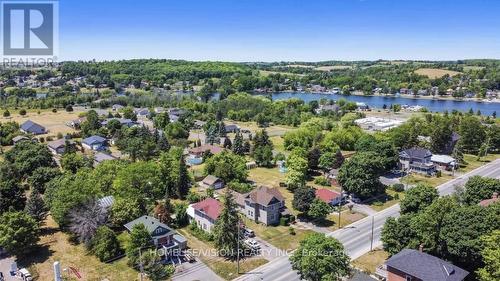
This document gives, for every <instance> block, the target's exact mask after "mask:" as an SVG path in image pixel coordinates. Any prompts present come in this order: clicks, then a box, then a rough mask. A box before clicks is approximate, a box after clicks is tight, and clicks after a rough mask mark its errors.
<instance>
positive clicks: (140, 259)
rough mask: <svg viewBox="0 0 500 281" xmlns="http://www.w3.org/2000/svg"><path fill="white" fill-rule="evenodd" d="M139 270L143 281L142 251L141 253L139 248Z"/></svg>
mask: <svg viewBox="0 0 500 281" xmlns="http://www.w3.org/2000/svg"><path fill="white" fill-rule="evenodd" d="M139 270H140V272H141V275H140V276H141V281H143V280H144V279H143V278H144V266H143V265H142V251H141V248H139Z"/></svg>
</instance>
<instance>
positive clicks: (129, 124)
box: [101, 118, 137, 128]
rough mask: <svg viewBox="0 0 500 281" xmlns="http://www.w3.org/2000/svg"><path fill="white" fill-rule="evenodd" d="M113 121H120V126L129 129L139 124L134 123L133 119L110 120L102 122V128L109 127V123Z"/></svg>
mask: <svg viewBox="0 0 500 281" xmlns="http://www.w3.org/2000/svg"><path fill="white" fill-rule="evenodd" d="M111 120H118V121H119V122H120V124H121V125H122V126H127V127H129V128H130V127H132V126H134V125H135V124H137V123H136V122H134V121H132V119H125V118H109V119H106V120H104V121H102V122H101V125H102V126H107V125H108V123H109V122H110V121H111Z"/></svg>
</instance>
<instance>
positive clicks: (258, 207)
mask: <svg viewBox="0 0 500 281" xmlns="http://www.w3.org/2000/svg"><path fill="white" fill-rule="evenodd" d="M234 195H235V201H236V203H237V205H238V207H239V209H240V212H241V213H243V214H244V215H245V216H246V217H248V218H249V219H251V220H254V221H256V222H260V223H263V224H265V225H275V224H278V223H279V220H280V216H281V213H282V212H286V209H285V198H284V197H283V195H282V194H281V193H280V192H279V190H278V189H276V188H269V187H266V186H260V187H258V188H256V189H255V190H253V191H251V192H249V193H246V194H240V193H237V192H234Z"/></svg>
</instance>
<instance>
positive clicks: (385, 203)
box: [368, 189, 405, 212]
mask: <svg viewBox="0 0 500 281" xmlns="http://www.w3.org/2000/svg"><path fill="white" fill-rule="evenodd" d="M396 194H397V196H396ZM404 196H405V194H404V192H395V191H393V190H389V189H387V190H386V195H385V196H382V197H379V198H378V199H376V200H373V201H371V202H370V203H368V204H369V205H370V207H371V208H372V209H374V210H375V211H377V212H380V211H382V210H383V209H386V208H389V207H390V206H393V205H396V204H398V203H399V201H401V199H403V198H404ZM398 197H399V198H398Z"/></svg>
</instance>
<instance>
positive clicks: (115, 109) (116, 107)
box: [111, 104, 124, 111]
mask: <svg viewBox="0 0 500 281" xmlns="http://www.w3.org/2000/svg"><path fill="white" fill-rule="evenodd" d="M123 108H124V106H123V105H121V104H113V105H112V106H111V110H113V111H120V110H122V109H123Z"/></svg>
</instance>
